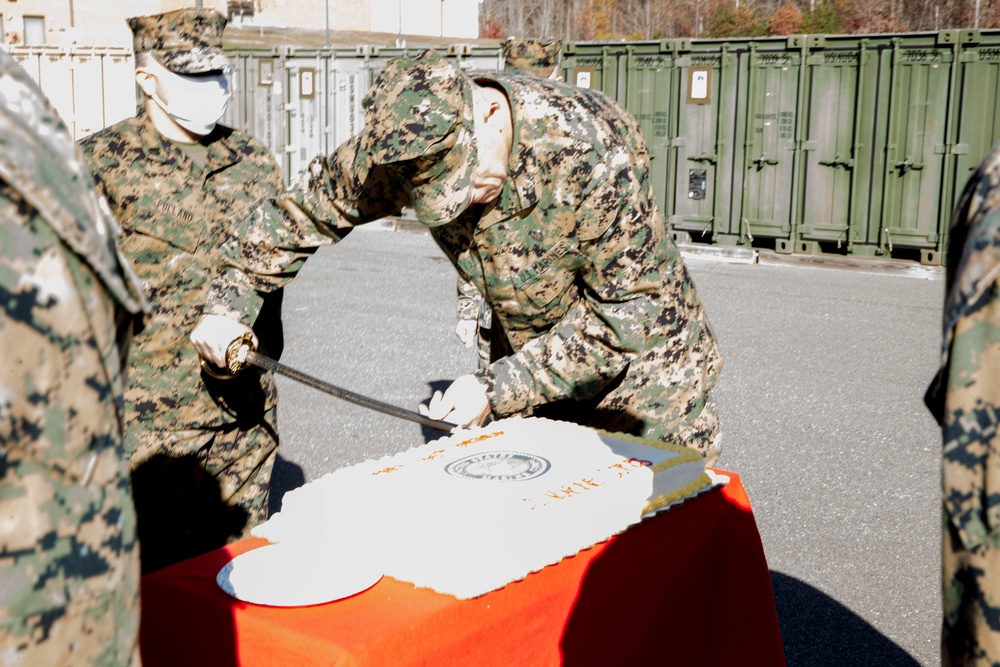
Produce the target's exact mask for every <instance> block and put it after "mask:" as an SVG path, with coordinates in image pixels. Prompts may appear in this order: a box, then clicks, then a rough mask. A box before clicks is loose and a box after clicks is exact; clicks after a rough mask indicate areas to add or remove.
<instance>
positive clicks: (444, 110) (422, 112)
mask: <svg viewBox="0 0 1000 667" xmlns="http://www.w3.org/2000/svg"><path fill="white" fill-rule="evenodd" d="M472 108H473V104H472V81H471V80H470V79H469V78H468V77H467V76H465V74H463V73H462V72H461V70H459V69H458V68H457V67H455V66H454V65H453V64H451V63H450V62H448V60H447V59H446V58H444V57H443V56H441V55H439V54H437V53H435V52H433V51H425V52H424V53H421V54H420V55H418V56H416V57H400V58H394V59H392V60H390V61H389V62H388V63H386V66H385V68H383V70H382V71H381V73H379V75H378V78H376V79H375V83H374V84H373V85H372V88H371V90H369V91H368V94H367V95H366V96H365V99H364V111H365V130H364V133H363V134H362V136H361V139H360V141H361V151H359V153H358V158H357V164H356V165H355V166H356V168H357V174H358V176H359V178H361V179H362V180H363V179H364V178H365V177H366V176H367V174H368V173H369V172H370V171H371V170H372V169H373V168H375V167H378V166H387V165H396V166H398V167H399V168H400V170H401V173H402V174H403V175H404V177H405V179H406V180H405V186H406V189H407V191H408V193H409V195H410V201H411V202H412V203H413V209H414V211H415V212H416V214H417V219H419V220H420V222H422V223H424V224H425V225H428V226H430V227H436V226H438V225H443V224H445V223H448V222H451V221H452V220H454V219H455V218H457V217H458V216H459V214H461V213H462V211H464V210H465V209H466V208H468V207H469V202H470V200H471V198H472V185H473V172H474V170H475V163H476V149H475V146H474V145H473V142H472V137H473V129H474V125H473V120H472Z"/></svg>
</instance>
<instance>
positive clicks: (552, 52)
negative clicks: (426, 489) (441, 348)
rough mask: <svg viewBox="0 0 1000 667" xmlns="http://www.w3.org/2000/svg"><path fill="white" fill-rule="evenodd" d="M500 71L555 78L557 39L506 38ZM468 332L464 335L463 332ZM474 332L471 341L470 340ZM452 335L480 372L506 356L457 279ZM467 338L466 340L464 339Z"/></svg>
mask: <svg viewBox="0 0 1000 667" xmlns="http://www.w3.org/2000/svg"><path fill="white" fill-rule="evenodd" d="M500 50H501V54H502V56H503V62H504V66H503V71H504V72H507V73H510V74H527V75H530V76H537V77H541V78H557V75H558V73H559V70H558V66H559V54H560V51H561V50H562V42H561V41H559V40H539V39H507V40H504V41H503V42H501V44H500ZM466 331H468V332H470V334H465V333H464V332H466ZM471 332H474V333H475V341H473V340H472V339H471ZM456 334H458V336H459V338H460V339H463V342H464V343H466V345H468V346H471V345H472V344H473V342H474V343H475V345H476V351H477V364H478V368H479V369H480V370H483V369H485V368H487V367H488V366H489V365H490V364H491V363H493V362H494V361H496V360H497V359H499V358H500V357H503V356H506V355H507V354H509V353H510V349H509V348H508V347H506V346H505V345H504V336H503V334H502V333H501V332H497V335H496V336H494V335H493V311H492V309H491V308H490V307H489V305H488V304H487V303H486V301H485V299H483V297H482V296H481V295H480V294H479V292H478V291H477V290H476V287H475V285H473V284H472V283H469V282H466V281H464V280H462V279H461V278H460V279H459V280H458V326H457V327H456ZM466 335H469V336H470V338H469V340H468V341H466V340H464V338H465V336H466Z"/></svg>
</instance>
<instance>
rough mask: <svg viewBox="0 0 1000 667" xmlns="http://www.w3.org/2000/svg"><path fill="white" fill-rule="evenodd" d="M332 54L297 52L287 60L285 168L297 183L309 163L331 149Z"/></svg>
mask: <svg viewBox="0 0 1000 667" xmlns="http://www.w3.org/2000/svg"><path fill="white" fill-rule="evenodd" d="M328 61H329V54H328V53H321V52H294V53H290V54H289V56H288V58H287V59H286V61H285V63H286V76H287V88H288V97H287V99H288V101H287V102H286V103H285V122H286V124H287V125H286V127H287V144H286V146H285V169H286V170H287V172H288V175H289V177H290V178H291V180H292V181H293V182H294V181H296V180H297V179H298V176H299V174H301V173H302V171H303V170H304V169H305V168H306V166H307V165H308V164H309V162H310V161H311V160H312V159H313V158H314V157H316V156H317V155H325V154H326V153H327V152H328V150H327V144H326V137H327V132H326V130H327V123H326V116H327V89H328V88H327V84H328V80H327V70H328V67H327V63H328Z"/></svg>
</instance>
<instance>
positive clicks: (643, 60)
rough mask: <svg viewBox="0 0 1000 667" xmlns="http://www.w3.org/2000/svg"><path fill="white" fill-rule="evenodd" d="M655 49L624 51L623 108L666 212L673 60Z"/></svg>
mask: <svg viewBox="0 0 1000 667" xmlns="http://www.w3.org/2000/svg"><path fill="white" fill-rule="evenodd" d="M658 51H659V48H658V47H657V48H656V49H655V50H650V51H648V52H647V51H643V50H639V49H638V48H637V49H633V48H631V47H630V48H629V50H628V57H627V60H628V64H627V73H626V84H625V85H626V90H625V101H624V105H623V106H624V107H625V109H626V110H627V111H628V112H629V113H631V114H632V115H633V116H635V118H636V120H637V121H638V122H639V129H640V130H641V131H642V135H643V138H644V139H645V140H646V144H647V145H648V147H649V154H650V158H651V161H650V179H651V181H652V184H653V191H654V193H655V194H656V203H657V204H658V205H659V207H660V210H661V211H667V210H669V208H668V202H667V196H668V187H667V184H668V172H669V164H668V160H669V158H670V140H671V138H672V137H671V136H670V107H671V104H670V101H671V100H672V99H673V77H672V74H673V59H672V57H671V55H670V54H669V53H659V52H658Z"/></svg>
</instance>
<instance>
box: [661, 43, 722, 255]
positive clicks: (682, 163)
mask: <svg viewBox="0 0 1000 667" xmlns="http://www.w3.org/2000/svg"><path fill="white" fill-rule="evenodd" d="M735 60H736V59H735V56H733V55H732V54H730V53H729V52H728V49H727V48H726V46H725V45H722V47H721V50H718V51H715V52H702V53H692V54H688V55H684V56H680V57H678V58H677V60H676V61H675V65H676V67H675V70H676V72H675V76H676V79H677V82H678V95H677V98H676V99H675V101H674V102H675V104H676V109H677V111H676V118H677V126H676V127H677V129H676V131H675V132H674V138H673V139H672V141H671V143H672V145H673V147H674V159H673V165H672V167H673V168H672V170H671V171H672V173H673V178H672V179H671V181H672V182H671V184H670V187H671V189H672V194H671V195H670V196H669V197H668V199H669V200H670V202H671V207H670V209H668V210H669V218H668V219H669V221H670V226H671V229H672V230H673V231H674V233H675V234H674V235H675V237H677V238H678V240H682V241H683V240H686V239H690V240H693V241H696V242H705V243H708V242H722V241H724V240H725V239H721V238H719V237H720V236H721V235H725V234H726V233H727V232H728V231H729V228H728V217H729V216H728V213H729V210H730V206H731V198H732V164H733V123H734V119H735V108H736V104H737V99H736V84H737V77H736V75H735V72H734V69H735Z"/></svg>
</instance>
